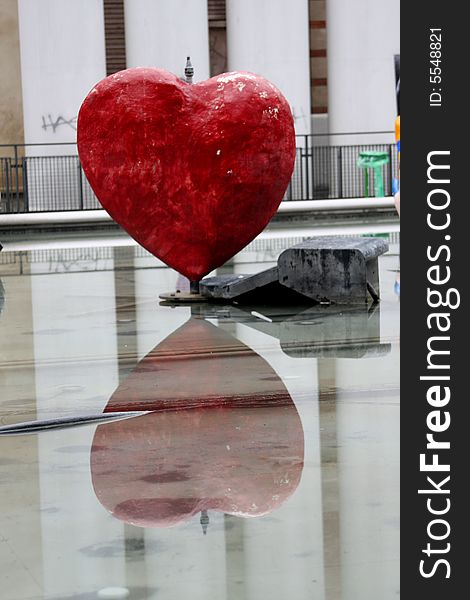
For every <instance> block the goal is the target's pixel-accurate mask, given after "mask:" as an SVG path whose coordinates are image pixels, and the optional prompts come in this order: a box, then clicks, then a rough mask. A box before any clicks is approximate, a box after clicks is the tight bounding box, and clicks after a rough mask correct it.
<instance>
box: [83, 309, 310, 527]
mask: <svg viewBox="0 0 470 600" xmlns="http://www.w3.org/2000/svg"><path fill="white" fill-rule="evenodd" d="M121 410H151V411H155V412H151V413H149V414H147V415H144V416H142V417H136V418H132V419H128V420H124V421H117V422H114V423H106V424H104V425H100V426H99V427H98V428H97V430H96V432H95V437H94V439H93V446H92V450H91V473H92V479H93V487H94V490H95V494H96V496H97V498H98V499H99V501H100V502H101V503H102V505H103V506H104V507H105V508H106V509H107V510H109V511H110V512H111V514H113V516H115V517H116V518H118V519H121V520H122V521H125V522H127V523H132V524H134V525H139V526H142V527H170V526H172V525H175V524H177V523H180V522H183V521H185V520H187V519H189V518H191V517H192V516H194V515H195V514H197V513H198V512H199V511H201V510H216V511H222V512H225V513H228V514H232V515H237V516H245V517H256V516H261V515H264V514H267V513H269V512H271V511H273V510H275V509H276V508H278V507H279V506H280V505H281V504H283V503H284V502H285V501H286V500H287V499H288V498H289V497H290V496H291V495H292V494H293V493H294V491H295V490H296V488H297V486H298V484H299V481H300V477H301V474H302V469H303V458H304V437H303V429H302V423H301V420H300V417H299V414H298V412H297V410H296V407H295V404H294V402H293V401H292V398H291V397H290V395H289V393H288V391H287V389H286V388H285V386H284V384H283V382H282V380H281V379H280V377H279V376H278V375H277V373H276V372H275V371H274V370H273V369H272V368H271V367H270V365H269V364H268V363H267V362H266V361H265V360H264V359H263V358H262V357H261V356H259V355H258V354H256V353H255V352H254V351H253V350H251V349H250V348H248V346H246V345H245V344H242V343H241V342H240V341H238V340H237V339H235V338H234V337H233V336H231V335H229V334H227V333H226V332H224V331H222V330H221V329H219V328H217V327H215V326H214V325H212V324H211V323H208V322H207V321H204V320H201V319H190V320H189V321H188V322H187V323H185V324H184V325H183V326H182V327H180V328H179V329H178V330H177V331H176V332H174V333H173V334H172V335H170V336H169V337H168V338H167V339H166V340H164V341H163V342H162V343H161V344H159V345H158V346H157V347H156V348H155V349H154V350H152V352H150V353H149V354H148V355H147V356H146V357H145V358H144V359H143V360H142V361H141V362H140V363H139V364H138V365H137V367H136V369H135V370H134V371H133V372H132V373H131V375H129V377H128V378H127V379H126V380H125V381H124V382H123V383H122V384H121V385H120V387H119V388H118V389H117V390H116V392H115V393H114V394H113V396H112V397H111V399H110V401H109V403H108V405H107V407H106V411H121Z"/></svg>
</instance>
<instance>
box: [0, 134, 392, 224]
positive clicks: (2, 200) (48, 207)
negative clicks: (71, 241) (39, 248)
mask: <svg viewBox="0 0 470 600" xmlns="http://www.w3.org/2000/svg"><path fill="white" fill-rule="evenodd" d="M325 137H326V136H324V138H325ZM324 138H322V139H324ZM58 145H59V144H58ZM60 146H62V149H63V147H64V146H66V147H67V149H69V150H70V152H69V151H67V153H66V154H65V155H61V156H57V155H46V156H45V155H44V154H46V152H47V153H49V152H51V151H53V150H54V145H50V144H48V145H46V144H44V145H35V146H29V147H28V151H27V152H25V146H22V145H15V146H3V147H2V148H0V149H1V150H2V151H3V152H2V154H3V155H4V156H3V157H1V156H0V213H24V212H43V211H61V210H64V211H65V210H67V211H68V210H91V209H97V208H101V205H100V204H99V202H98V200H97V199H96V197H95V195H94V193H93V190H92V189H91V187H90V185H89V183H88V181H87V179H86V177H85V174H84V172H83V169H82V167H81V165H80V161H79V159H78V156H77V154H76V147H75V145H74V144H69V145H65V144H60ZM370 151H373V152H381V153H382V158H383V159H384V161H385V164H384V165H383V166H381V167H379V168H378V169H372V168H367V169H366V168H361V167H359V166H358V160H359V158H360V155H361V153H363V152H370ZM8 154H10V156H8ZM25 154H26V155H25ZM397 171H398V164H397V152H396V148H395V144H367V145H365V144H361V145H344V146H338V145H317V144H316V143H315V136H298V137H297V156H296V162H295V168H294V173H293V176H292V179H291V182H290V184H289V187H288V188H287V191H286V195H285V198H284V200H286V201H291V200H327V199H338V198H364V197H366V196H371V197H372V196H374V188H375V184H376V183H377V182H376V178H380V179H381V180H382V185H383V190H384V195H385V196H390V195H391V194H392V182H393V179H394V178H396V177H397Z"/></svg>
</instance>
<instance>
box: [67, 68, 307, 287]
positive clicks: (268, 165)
mask: <svg viewBox="0 0 470 600" xmlns="http://www.w3.org/2000/svg"><path fill="white" fill-rule="evenodd" d="M77 135H78V151H79V155H80V160H81V163H82V165H83V169H84V171H85V174H86V177H87V179H88V181H89V182H90V185H91V187H92V188H93V190H94V192H95V194H96V196H97V197H98V199H99V201H100V202H101V204H102V205H103V207H104V208H105V209H106V210H107V211H108V212H109V214H110V215H111V216H112V217H113V219H114V220H115V221H117V223H119V224H120V225H121V226H122V227H123V228H124V229H125V230H126V231H127V232H128V233H129V234H130V235H131V236H132V237H133V238H134V239H135V240H137V242H139V244H141V245H142V246H143V247H144V248H146V249H147V250H148V251H150V252H151V253H152V254H154V255H155V256H157V257H158V258H160V259H161V260H163V261H164V262H165V263H166V264H168V265H169V266H171V267H173V268H174V269H176V270H177V271H179V272H180V273H182V274H183V275H185V276H186V277H188V278H189V279H190V280H192V281H196V280H199V279H200V278H201V277H203V276H204V275H206V274H207V273H209V272H210V271H211V270H213V269H215V268H217V267H218V266H220V265H221V264H223V263H224V262H225V261H227V260H228V259H229V258H231V257H232V256H233V255H234V254H236V253H237V252H238V251H239V250H241V249H242V248H243V247H244V246H246V245H247V244H248V243H249V242H250V241H251V240H252V239H253V238H254V237H256V235H258V233H260V232H261V231H262V230H263V228H264V227H265V226H266V225H267V223H268V222H269V220H270V218H271V217H272V216H273V214H274V213H275V212H276V209H277V207H278V206H279V203H280V202H281V200H282V198H283V195H284V193H285V190H286V188H287V185H288V183H289V180H290V177H291V175H292V170H293V167H294V160H295V135H294V124H293V119H292V114H291V110H290V107H289V104H288V103H287V101H286V99H285V98H284V96H283V95H282V94H281V92H280V91H279V90H278V89H277V88H276V87H275V86H274V85H272V84H271V83H270V82H269V81H267V80H266V79H264V78H262V77H259V76H257V75H253V74H251V73H243V72H233V73H225V74H224V75H219V76H217V77H213V78H212V79H208V80H207V81H203V82H201V83H196V84H194V85H188V84H187V83H185V82H183V81H181V80H180V79H178V78H177V77H176V76H175V75H173V74H171V73H169V72H167V71H164V70H162V69H154V68H135V69H128V70H126V71H121V72H119V73H116V74H115V75H111V76H110V77H107V78H106V79H103V80H102V81H101V82H100V83H98V84H97V85H96V87H94V88H93V89H92V90H91V92H90V93H89V94H88V96H87V97H86V98H85V100H84V102H83V104H82V106H81V108H80V113H79V115H78V134H77Z"/></svg>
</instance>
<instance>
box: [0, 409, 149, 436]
mask: <svg viewBox="0 0 470 600" xmlns="http://www.w3.org/2000/svg"><path fill="white" fill-rule="evenodd" d="M148 412H150V411H141V410H140V411H129V412H114V413H111V412H110V413H104V414H98V415H81V416H73V417H59V418H57V419H40V420H38V421H26V422H24V423H13V424H12V425H3V426H2V427H0V436H1V435H21V434H28V433H40V432H41V431H50V430H52V429H64V428H66V427H78V426H79V425H90V424H95V423H103V422H106V423H109V422H112V421H118V420H120V419H131V418H133V417H140V416H142V415H145V414H147V413H148Z"/></svg>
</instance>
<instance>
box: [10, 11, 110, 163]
mask: <svg viewBox="0 0 470 600" xmlns="http://www.w3.org/2000/svg"><path fill="white" fill-rule="evenodd" d="M18 15H19V29H20V50H21V78H22V87H23V115H24V137H25V143H27V144H28V143H46V142H74V141H75V140H76V118H77V115H78V110H79V108H80V105H81V103H82V101H83V99H84V98H85V96H86V95H87V94H88V92H89V91H90V89H91V88H92V87H93V86H94V85H95V83H97V82H98V81H99V80H100V79H102V78H103V77H105V75H106V58H105V44H104V15H103V0H87V1H86V2H77V1H76V0H41V2H38V1H37V0H18ZM38 152H40V153H41V155H44V154H45V153H46V152H45V150H44V148H41V149H40V150H39V149H38V148H36V149H34V151H33V149H29V151H28V154H30V155H31V154H34V155H37V154H38ZM75 153H76V150H75V148H74V147H73V146H69V147H67V146H59V147H55V148H54V147H51V148H50V149H49V152H48V154H54V155H57V154H75Z"/></svg>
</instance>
